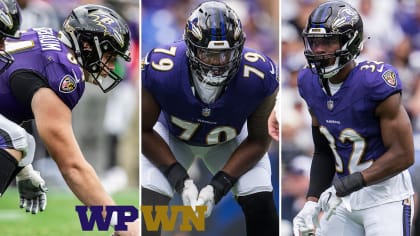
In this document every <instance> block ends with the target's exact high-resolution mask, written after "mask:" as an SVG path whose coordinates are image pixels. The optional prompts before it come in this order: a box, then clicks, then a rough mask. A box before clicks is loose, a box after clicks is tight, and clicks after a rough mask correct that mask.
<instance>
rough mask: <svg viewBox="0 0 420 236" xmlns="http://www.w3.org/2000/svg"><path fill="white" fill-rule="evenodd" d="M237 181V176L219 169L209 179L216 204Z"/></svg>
mask: <svg viewBox="0 0 420 236" xmlns="http://www.w3.org/2000/svg"><path fill="white" fill-rule="evenodd" d="M237 181H238V178H235V177H232V176H230V175H228V174H226V173H225V172H223V171H219V172H217V173H216V175H214V176H213V178H212V179H211V181H210V185H211V186H213V189H214V202H215V204H217V203H218V202H219V201H220V199H222V197H223V196H225V195H226V194H227V193H228V192H229V190H230V189H231V188H232V187H233V185H234V184H235V183H236V182H237Z"/></svg>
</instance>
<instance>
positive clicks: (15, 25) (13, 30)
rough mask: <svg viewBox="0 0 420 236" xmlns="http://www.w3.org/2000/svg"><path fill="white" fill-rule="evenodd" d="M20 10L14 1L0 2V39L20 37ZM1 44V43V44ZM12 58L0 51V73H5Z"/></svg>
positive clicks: (3, 50) (3, 0)
mask: <svg viewBox="0 0 420 236" xmlns="http://www.w3.org/2000/svg"><path fill="white" fill-rule="evenodd" d="M20 23H21V16H20V8H19V5H18V4H17V2H16V0H0V38H1V40H4V39H5V38H6V37H9V38H19V37H20V32H19V28H20ZM2 43H3V42H2ZM13 61H14V59H13V56H12V55H10V54H9V53H8V52H6V51H5V49H4V45H3V49H1V50H0V73H2V72H3V71H5V70H6V69H7V68H8V67H9V66H10V65H11V64H12V63H13Z"/></svg>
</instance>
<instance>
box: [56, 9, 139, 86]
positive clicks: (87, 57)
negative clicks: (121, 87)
mask: <svg viewBox="0 0 420 236" xmlns="http://www.w3.org/2000/svg"><path fill="white" fill-rule="evenodd" d="M59 38H60V39H61V40H62V41H63V43H64V44H66V45H67V46H68V47H70V48H71V49H73V50H74V52H75V55H76V58H77V61H78V63H79V64H80V65H81V66H82V67H83V68H84V69H85V70H87V71H88V72H89V74H90V76H89V78H88V79H87V82H92V83H94V84H97V85H98V86H99V87H100V88H101V89H102V91H103V92H104V93H106V92H108V91H110V90H111V89H113V88H114V87H115V86H117V85H118V84H119V83H120V82H121V81H122V78H121V76H120V75H118V74H117V73H116V71H115V70H114V69H113V68H111V67H110V66H109V63H111V64H113V63H114V61H115V60H116V59H117V58H118V57H120V58H122V59H123V60H125V61H130V60H131V59H130V52H129V47H130V30H129V28H128V25H127V23H126V22H125V20H124V19H123V18H122V17H121V16H120V15H119V14H118V13H116V12H115V11H114V10H112V9H110V8H107V7H104V6H100V5H92V4H88V5H83V6H79V7H77V8H75V9H73V10H72V12H71V13H70V15H69V16H68V17H67V18H66V19H65V21H64V23H63V30H62V31H61V35H60V36H59Z"/></svg>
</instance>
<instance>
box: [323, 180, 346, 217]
mask: <svg viewBox="0 0 420 236" xmlns="http://www.w3.org/2000/svg"><path fill="white" fill-rule="evenodd" d="M341 203H342V199H341V197H338V196H337V195H336V191H335V188H334V186H331V187H329V188H328V189H326V190H325V191H324V192H323V193H322V194H321V196H320V197H319V200H318V204H319V207H320V208H321V210H322V211H323V212H324V217H325V219H326V220H329V219H330V217H331V216H332V215H334V214H335V211H336V210H337V207H338V206H339V205H340V204H341Z"/></svg>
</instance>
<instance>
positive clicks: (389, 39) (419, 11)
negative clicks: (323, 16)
mask: <svg viewBox="0 0 420 236" xmlns="http://www.w3.org/2000/svg"><path fill="white" fill-rule="evenodd" d="M321 2H324V1H319V0H296V1H286V0H283V1H281V12H280V14H281V45H282V46H281V76H280V78H281V85H282V91H281V92H282V96H281V110H282V118H281V129H282V142H281V160H282V167H283V169H284V171H283V172H282V173H283V175H282V199H281V200H282V201H281V202H282V203H281V205H282V211H281V213H282V220H283V224H282V234H281V235H282V236H291V235H292V232H291V220H292V219H293V217H294V216H295V215H296V213H297V212H298V211H299V210H300V209H301V207H302V206H303V204H304V201H305V195H306V191H307V187H308V180H309V177H308V173H309V169H310V161H311V156H312V152H313V146H312V145H313V144H312V136H311V127H310V117H309V113H308V111H307V109H306V107H305V104H304V102H303V100H302V99H301V98H300V97H299V95H298V92H297V87H296V86H297V85H296V76H297V71H298V70H299V69H300V68H301V67H302V66H304V65H305V63H306V60H305V58H304V55H303V43H302V40H301V37H300V32H302V29H303V27H304V26H305V25H306V21H307V18H308V15H309V14H310V12H311V11H312V10H313V9H314V8H315V7H316V6H317V5H318V4H320V3H321ZM347 2H349V3H350V4H352V5H353V6H354V7H355V8H356V9H358V11H359V12H360V14H361V16H362V18H363V22H364V35H365V39H366V42H365V46H364V49H363V51H362V53H361V55H360V56H359V58H358V60H365V59H370V60H375V61H383V62H385V63H388V64H391V65H393V66H395V67H396V68H397V69H398V71H399V75H400V78H401V80H402V82H403V93H402V98H403V104H404V106H405V107H406V109H407V111H408V113H409V116H410V118H411V121H412V125H413V128H414V139H415V150H416V153H415V154H416V156H415V158H416V162H415V164H414V165H413V166H412V167H411V168H410V172H411V173H412V177H413V184H414V188H415V191H416V193H418V192H419V191H420V171H419V170H420V161H419V158H420V135H419V134H420V119H419V115H420V83H419V82H420V80H419V79H420V1H418V0H387V1H381V0H349V1H347ZM368 37H370V38H369V39H367V38H368ZM416 195H417V194H416ZM415 199H417V197H416V198H415ZM417 202H418V201H416V206H418V205H419V204H417ZM416 208H417V209H418V207H416ZM417 212H418V211H416V212H415V215H414V217H415V224H414V227H413V229H414V230H413V235H420V232H419V231H420V230H419V229H420V224H419V221H420V217H417V215H418V213H417ZM416 228H417V229H416Z"/></svg>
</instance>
